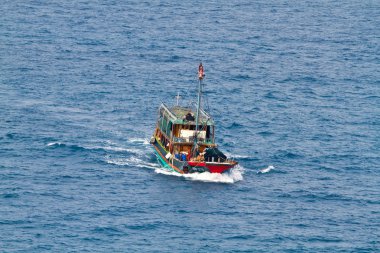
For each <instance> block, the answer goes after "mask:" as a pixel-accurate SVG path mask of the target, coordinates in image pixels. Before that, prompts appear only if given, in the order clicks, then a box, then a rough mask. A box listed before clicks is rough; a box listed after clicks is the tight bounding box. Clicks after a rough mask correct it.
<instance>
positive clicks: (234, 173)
mask: <svg viewBox="0 0 380 253" xmlns="http://www.w3.org/2000/svg"><path fill="white" fill-rule="evenodd" d="M244 171H245V169H244V167H242V166H241V165H237V166H236V167H235V168H233V169H231V170H230V171H229V172H227V173H223V174H220V173H210V172H203V173H191V174H179V173H178V172H174V171H169V170H167V169H165V168H162V167H161V168H156V169H155V172H156V173H158V174H164V175H168V176H176V177H182V178H185V179H186V180H192V181H201V182H207V183H226V184H233V183H236V182H238V181H242V180H243V174H244Z"/></svg>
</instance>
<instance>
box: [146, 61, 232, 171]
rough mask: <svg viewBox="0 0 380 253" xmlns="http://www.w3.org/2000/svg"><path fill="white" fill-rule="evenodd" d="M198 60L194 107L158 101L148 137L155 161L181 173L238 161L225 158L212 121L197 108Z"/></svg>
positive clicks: (200, 86) (201, 76)
mask: <svg viewBox="0 0 380 253" xmlns="http://www.w3.org/2000/svg"><path fill="white" fill-rule="evenodd" d="M204 77H205V74H204V69H203V66H202V63H201V64H200V65H199V67H198V80H199V82H198V103H197V104H196V108H195V110H194V109H193V108H192V107H191V106H189V107H182V106H179V105H178V99H179V96H177V105H175V106H172V107H169V106H167V105H166V104H164V103H161V105H160V107H159V110H158V119H157V123H156V129H155V131H154V133H153V136H152V138H151V140H150V143H151V144H152V145H153V147H154V150H155V153H156V156H157V158H158V161H159V162H160V163H161V164H162V166H164V167H165V168H167V169H169V170H171V171H175V172H178V173H181V174H188V173H202V172H210V173H224V172H226V171H229V170H230V169H231V168H233V167H234V166H236V165H237V164H238V162H237V161H234V160H232V159H228V158H227V157H226V155H225V154H223V152H221V151H220V150H219V149H218V147H217V144H216V143H215V123H214V121H213V119H212V118H211V116H210V115H209V114H208V113H207V112H206V111H205V110H204V109H202V108H201V101H202V90H203V82H202V81H203V79H204Z"/></svg>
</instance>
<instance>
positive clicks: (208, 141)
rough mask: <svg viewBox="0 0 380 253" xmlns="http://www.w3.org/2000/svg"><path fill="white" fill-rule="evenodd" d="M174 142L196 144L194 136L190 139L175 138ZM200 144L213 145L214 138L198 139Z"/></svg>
mask: <svg viewBox="0 0 380 253" xmlns="http://www.w3.org/2000/svg"><path fill="white" fill-rule="evenodd" d="M173 139H174V142H179V143H181V142H183V143H187V142H194V137H193V136H190V137H174V138H173ZM197 142H198V143H202V144H213V143H214V142H213V139H212V138H198V140H197Z"/></svg>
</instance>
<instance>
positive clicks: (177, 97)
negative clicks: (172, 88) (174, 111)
mask: <svg viewBox="0 0 380 253" xmlns="http://www.w3.org/2000/svg"><path fill="white" fill-rule="evenodd" d="M175 98H176V99H177V106H178V104H179V99H180V98H181V96H180V95H179V91H178V93H177V96H176V97H175Z"/></svg>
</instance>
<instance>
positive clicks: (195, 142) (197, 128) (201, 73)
mask: <svg viewBox="0 0 380 253" xmlns="http://www.w3.org/2000/svg"><path fill="white" fill-rule="evenodd" d="M204 76H205V74H204V70H203V65H202V63H200V64H199V67H198V79H199V82H198V86H199V87H198V104H197V115H196V117H195V124H196V125H195V138H194V145H193V150H192V153H193V155H192V156H193V157H195V156H196V153H195V151H196V150H197V144H198V131H199V118H200V117H199V112H200V109H201V99H202V80H203V77H204Z"/></svg>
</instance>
